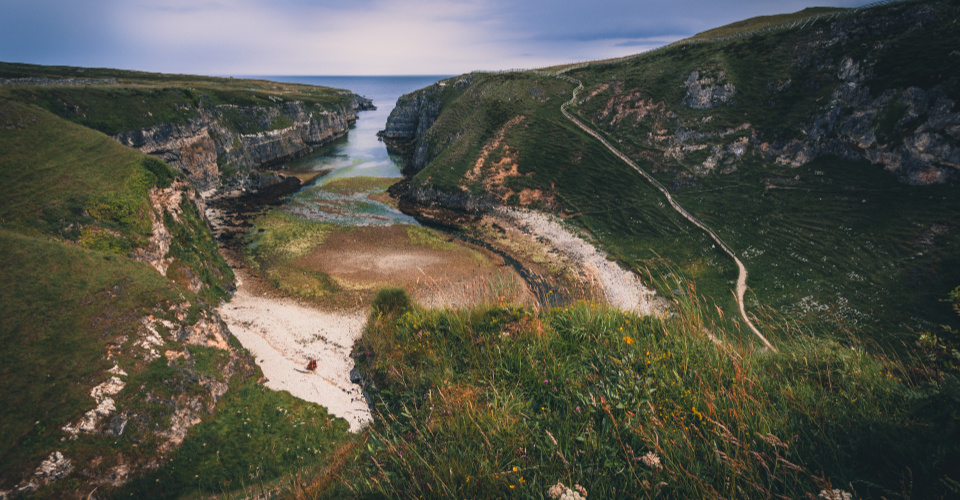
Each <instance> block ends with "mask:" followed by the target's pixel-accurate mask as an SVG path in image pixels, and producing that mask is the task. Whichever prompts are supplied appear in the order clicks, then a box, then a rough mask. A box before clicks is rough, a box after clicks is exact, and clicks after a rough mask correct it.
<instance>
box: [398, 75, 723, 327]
mask: <svg viewBox="0 0 960 500" xmlns="http://www.w3.org/2000/svg"><path fill="white" fill-rule="evenodd" d="M572 87H573V86H572V85H570V84H569V83H567V82H564V81H561V80H557V79H554V78H550V77H543V76H538V75H533V74H505V75H477V76H475V79H474V83H473V85H472V86H471V87H470V88H469V89H468V90H466V91H464V92H463V93H462V94H461V95H459V96H457V97H456V98H455V99H453V100H452V101H450V102H446V103H445V104H444V108H443V112H442V113H441V115H440V117H439V118H438V119H437V121H436V123H435V124H434V125H433V127H431V128H430V130H429V132H428V141H433V142H432V144H433V145H432V147H435V148H439V149H440V150H441V151H442V152H441V153H440V154H439V156H437V158H436V159H435V160H433V161H432V162H431V163H430V164H429V165H427V167H426V168H424V169H423V170H422V171H421V172H419V173H418V174H417V175H416V176H415V177H414V180H413V182H414V183H419V184H421V185H429V186H432V187H435V188H437V189H441V190H447V191H454V192H457V191H459V190H461V188H462V187H466V188H467V189H472V190H474V191H477V190H479V189H482V188H477V187H476V186H470V185H468V183H467V182H466V181H465V180H464V174H465V173H466V172H467V171H469V170H470V169H471V168H472V167H473V166H474V164H475V162H476V159H477V156H478V155H479V151H480V150H481V148H482V147H483V145H484V144H486V143H487V142H488V141H490V140H491V138H492V137H494V136H495V135H496V133H497V132H498V131H499V130H500V128H501V127H502V126H503V124H505V123H506V122H508V121H510V120H512V119H514V118H515V117H518V116H524V117H525V119H524V120H523V121H521V122H520V124H519V125H517V126H514V127H511V128H509V129H507V130H506V132H505V134H504V139H503V141H502V144H501V146H500V147H499V148H498V149H497V150H496V151H494V152H493V153H492V154H491V155H490V158H491V159H490V160H488V163H489V162H491V161H496V160H495V158H496V156H497V155H498V154H502V152H503V151H504V150H506V149H510V150H512V151H513V152H514V153H515V154H516V155H517V163H518V171H519V174H520V176H516V177H511V178H508V182H507V183H506V184H507V186H511V184H510V182H509V180H510V179H516V180H518V181H519V180H522V181H523V182H522V183H518V184H514V186H513V188H512V189H513V190H514V191H516V192H519V191H520V190H522V189H523V188H524V187H531V186H532V187H538V188H541V189H543V190H544V191H545V192H547V193H549V194H550V195H552V196H555V197H556V200H557V202H558V203H559V206H560V208H561V209H562V210H563V211H565V212H566V213H568V214H570V215H572V217H571V218H570V219H568V220H569V221H570V222H572V223H574V224H577V225H579V226H580V227H582V228H584V229H586V230H588V231H589V232H590V233H591V234H593V235H594V236H595V237H596V238H597V240H598V241H600V242H601V244H602V245H603V246H604V249H605V250H607V251H608V252H609V253H611V254H612V255H614V256H615V257H616V258H618V259H619V260H620V261H621V262H624V263H625V264H626V265H628V266H631V267H634V268H636V269H639V268H651V269H657V270H665V269H676V270H679V271H680V272H682V273H683V274H684V276H686V277H687V278H692V279H697V280H699V282H700V284H701V287H703V288H702V289H703V290H705V291H708V292H709V293H710V295H712V296H714V297H716V301H717V302H718V304H719V305H720V306H721V307H723V308H725V309H728V310H729V311H735V308H736V305H735V301H734V300H733V298H732V296H730V295H729V294H728V290H729V289H730V284H731V283H733V282H734V280H736V269H735V268H734V266H733V263H732V262H728V261H727V259H726V258H724V256H723V254H722V253H721V252H720V251H719V250H717V249H714V248H713V247H712V246H711V245H710V242H709V237H707V236H706V235H705V234H703V233H701V232H700V231H698V230H696V228H695V227H694V226H692V225H690V224H688V223H687V222H686V221H685V220H683V219H682V218H681V217H680V216H679V215H678V214H676V213H675V212H673V211H672V210H669V207H666V206H665V202H664V201H663V200H662V199H661V195H660V194H659V192H658V191H656V189H655V188H653V187H652V186H650V185H649V184H648V183H647V182H646V181H645V180H644V179H643V178H642V177H641V176H640V175H639V174H637V173H636V172H633V171H632V170H630V169H629V167H626V166H621V165H620V161H619V159H617V158H616V157H615V156H613V155H612V154H611V153H609V152H608V151H607V150H606V149H604V148H603V146H602V145H600V144H599V143H597V142H596V141H594V140H593V139H591V138H590V137H589V136H586V135H585V134H583V133H581V132H580V131H579V130H578V129H577V128H576V127H575V126H574V125H573V124H571V123H570V122H569V121H568V120H566V119H565V118H564V117H563V116H562V115H561V114H560V111H559V108H560V104H561V103H563V102H565V101H566V100H568V99H569V98H570V92H571V91H572V90H573V88H572ZM494 117H496V118H494ZM461 130H464V131H465V132H463V133H461V132H460V131H461ZM450 137H455V139H453V141H452V142H446V141H448V140H449V138H450ZM531 207H532V208H541V209H549V208H551V207H549V206H546V205H544V204H538V203H534V204H533V205H531ZM666 256H669V259H670V262H669V263H668V262H666V261H665V260H664V259H663V258H662V257H666ZM662 291H663V292H665V293H667V294H668V295H672V290H662Z"/></svg>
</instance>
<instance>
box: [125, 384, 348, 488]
mask: <svg viewBox="0 0 960 500" xmlns="http://www.w3.org/2000/svg"><path fill="white" fill-rule="evenodd" d="M347 428H348V426H347V423H346V421H344V420H343V419H340V418H336V417H331V416H330V415H329V414H328V413H327V411H326V409H324V408H323V407H320V406H318V405H315V404H312V403H306V402H304V401H302V400H299V399H297V398H294V397H293V396H291V395H290V394H289V393H286V392H277V391H271V390H269V389H266V388H264V387H263V386H262V385H260V384H258V383H256V382H253V381H248V382H247V383H245V384H244V385H243V386H241V387H239V388H238V389H237V390H236V391H233V392H232V393H231V394H230V395H229V396H227V397H226V398H225V399H224V400H223V401H221V402H220V405H219V407H218V409H217V417H216V418H214V419H212V420H210V421H209V422H205V423H202V424H199V425H197V426H196V427H195V428H193V429H191V430H190V435H189V436H188V437H187V439H186V440H185V441H184V443H183V445H182V446H181V447H180V448H179V449H178V450H177V451H176V453H175V455H174V457H173V458H172V459H171V460H170V462H169V463H167V464H166V465H164V466H163V467H162V468H160V469H159V470H157V471H155V472H152V473H150V474H147V475H145V476H143V477H141V478H139V479H137V480H136V481H134V482H132V483H131V484H129V485H127V486H125V487H124V488H122V489H121V490H119V491H117V492H115V493H114V494H113V495H112V498H118V499H119V498H157V499H159V498H184V497H187V498H189V497H192V496H198V497H207V496H209V495H213V494H223V493H228V494H230V495H237V496H239V497H246V496H248V495H250V494H253V493H256V492H261V491H264V490H265V489H267V490H269V489H272V488H275V487H276V486H277V485H278V484H284V483H285V482H286V481H287V480H288V478H289V475H290V474H291V473H292V472H296V471H301V470H303V469H309V468H311V467H314V466H316V465H317V464H318V463H320V462H322V461H324V460H325V459H326V458H327V457H329V456H331V455H332V454H333V453H334V451H335V450H336V448H338V447H340V446H344V445H345V444H346V443H349V442H351V441H352V440H353V439H354V438H353V437H352V436H351V435H350V434H349V432H348V431H347Z"/></svg>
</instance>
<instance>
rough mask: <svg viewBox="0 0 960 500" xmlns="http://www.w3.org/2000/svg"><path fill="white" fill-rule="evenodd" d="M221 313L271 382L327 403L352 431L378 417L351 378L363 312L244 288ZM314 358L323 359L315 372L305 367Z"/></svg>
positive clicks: (308, 399) (291, 391) (318, 363)
mask: <svg viewBox="0 0 960 500" xmlns="http://www.w3.org/2000/svg"><path fill="white" fill-rule="evenodd" d="M220 314H221V316H222V317H223V319H224V321H226V322H227V325H228V326H229V327H230V331H231V332H233V335H234V336H236V337H237V339H238V340H240V343H241V344H243V346H244V347H245V348H247V349H249V350H250V352H251V353H252V354H253V355H254V356H255V357H256V360H257V365H259V366H260V369H261V370H263V374H264V376H266V378H267V382H266V384H265V385H266V386H267V387H269V388H271V389H274V390H278V391H288V392H290V394H292V395H293V396H295V397H298V398H300V399H303V400H306V401H311V402H314V403H317V404H319V405H321V406H324V407H326V408H327V410H328V411H329V412H330V413H331V414H333V415H336V416H338V417H342V418H344V419H346V421H347V422H348V423H349V424H350V430H351V431H352V432H357V431H359V430H361V429H362V428H363V427H365V426H366V425H367V424H369V423H370V422H371V421H372V417H371V415H370V409H369V408H368V407H367V404H366V401H365V400H364V397H363V392H362V389H361V388H360V386H359V385H357V384H354V383H352V382H350V370H351V369H352V368H353V359H352V358H351V357H350V350H351V349H352V347H353V342H354V341H355V340H356V339H357V338H359V337H360V334H361V332H362V330H363V325H364V322H365V318H364V317H363V315H361V314H359V313H333V312H322V311H318V310H316V309H311V308H309V307H304V306H301V305H298V304H296V303H294V302H292V301H287V300H279V299H272V298H267V297H260V296H254V295H252V294H250V293H249V292H247V291H245V290H244V289H243V288H241V289H240V290H239V291H238V292H237V293H236V295H235V296H234V297H233V300H231V301H230V302H228V303H226V304H224V305H222V306H220ZM311 359H315V360H317V369H316V371H315V372H309V371H307V370H306V369H305V368H306V366H307V363H308V362H309V361H310V360H311Z"/></svg>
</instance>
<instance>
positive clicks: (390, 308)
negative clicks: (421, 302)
mask: <svg viewBox="0 0 960 500" xmlns="http://www.w3.org/2000/svg"><path fill="white" fill-rule="evenodd" d="M371 308H372V309H373V312H374V313H377V314H381V315H384V316H397V315H400V314H402V313H404V312H406V311H407V310H408V309H410V296H409V295H408V294H407V291H406V290H404V289H402V288H394V287H390V288H383V289H381V290H380V291H379V292H377V295H376V297H374V298H373V303H372V304H371Z"/></svg>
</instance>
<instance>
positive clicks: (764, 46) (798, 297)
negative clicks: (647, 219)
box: [572, 2, 960, 344]
mask: <svg viewBox="0 0 960 500" xmlns="http://www.w3.org/2000/svg"><path fill="white" fill-rule="evenodd" d="M928 3H929V4H930V9H929V12H927V13H926V14H918V13H917V12H916V9H915V7H916V5H917V4H911V3H904V4H895V5H891V6H887V7H883V8H878V9H872V10H871V11H869V12H866V13H864V14H862V17H856V18H850V19H848V20H846V21H844V23H846V24H843V25H842V26H840V25H838V26H840V27H832V26H833V25H828V24H822V25H819V26H818V28H817V29H812V28H808V29H805V30H787V31H781V32H775V33H768V34H762V35H755V36H752V37H749V38H746V39H739V40H735V41H730V42H723V43H704V44H695V45H687V46H680V47H675V48H671V49H667V50H664V51H659V52H657V53H655V54H651V55H650V56H644V57H637V58H634V59H631V60H628V61H624V62H621V63H617V64H611V65H597V66H595V67H591V68H588V69H582V70H577V71H574V72H573V73H572V74H573V75H574V76H576V77H577V78H580V79H581V80H583V82H584V84H585V86H586V90H585V91H584V93H583V95H591V97H590V98H589V99H585V100H584V101H582V102H581V103H579V105H578V106H577V107H576V111H577V112H578V113H579V114H580V116H581V117H582V119H584V120H585V121H587V122H592V123H594V126H595V127H596V128H597V129H599V130H601V131H603V132H604V133H606V134H608V137H609V138H610V140H611V142H613V143H618V144H619V145H620V149H621V150H622V151H624V152H625V153H627V154H628V155H630V156H631V157H633V158H635V159H637V160H638V162H639V163H640V164H641V165H642V166H644V167H645V168H647V169H648V170H649V171H652V172H653V173H654V175H655V176H656V177H658V179H659V180H660V181H661V182H662V183H664V184H665V185H667V186H670V187H671V188H672V190H673V191H674V192H675V197H676V198H677V199H678V201H680V203H681V204H683V205H684V206H685V207H686V208H687V209H689V210H690V211H691V212H692V213H694V214H695V215H697V217H699V218H701V220H704V221H705V222H707V223H708V224H709V225H710V226H711V227H712V228H714V230H716V231H717V232H718V233H719V234H720V235H721V236H722V237H723V238H724V239H725V240H726V241H727V242H728V243H729V244H730V245H731V246H732V247H733V248H734V249H735V250H737V251H738V252H740V253H741V258H743V259H744V263H745V264H746V265H747V267H748V268H749V269H750V271H751V274H750V283H749V285H750V287H751V289H752V291H753V292H755V293H756V299H755V302H754V305H767V306H769V307H772V308H774V309H776V310H777V311H778V312H780V313H784V314H788V315H790V316H792V317H793V318H796V319H797V320H800V321H803V322H804V324H805V325H806V327H807V328H817V329H818V331H819V332H820V333H821V334H825V335H830V334H834V333H836V332H840V331H847V330H848V329H849V330H851V331H854V330H860V329H861V328H862V330H860V334H867V335H872V336H876V337H878V338H884V339H885V340H887V341H889V342H890V343H892V344H901V342H900V340H898V338H897V337H898V336H900V335H903V334H905V333H906V332H909V331H911V330H923V329H930V328H936V325H938V324H940V323H942V322H948V323H951V324H956V317H954V316H953V315H952V314H951V313H950V311H949V308H948V307H946V306H944V305H942V304H941V303H940V302H939V301H938V298H940V297H943V296H944V295H945V294H946V293H948V292H949V291H950V290H951V289H952V288H953V287H955V286H956V285H957V283H960V266H958V265H957V260H956V255H958V250H960V246H958V245H960V235H958V233H957V232H956V231H955V230H953V229H947V228H953V227H954V224H953V223H952V222H951V221H954V220H957V217H958V216H960V214H958V212H957V207H958V206H960V205H958V203H957V202H958V200H960V186H957V185H956V183H954V184H953V185H952V186H927V187H912V186H905V185H902V184H899V183H897V182H896V181H895V180H894V178H893V176H892V175H890V174H888V173H887V172H884V171H882V170H881V168H880V167H871V166H866V165H863V164H860V163H856V162H851V161H845V160H840V159H836V158H830V157H822V158H820V159H818V160H817V161H815V162H812V163H809V164H807V165H804V166H803V167H799V168H789V167H785V166H781V165H778V164H776V163H774V162H772V161H766V160H763V159H762V158H760V157H759V155H758V154H756V153H752V154H748V155H746V156H744V157H743V158H742V159H738V160H737V161H735V162H734V163H732V164H731V165H732V167H731V166H730V165H721V166H720V167H717V170H721V169H722V168H726V169H727V171H730V170H732V171H733V172H732V173H726V174H722V175H718V174H717V173H709V174H708V173H704V172H703V169H702V167H701V165H702V164H703V162H704V161H705V160H707V158H708V156H709V155H710V154H712V148H720V149H723V148H725V147H727V146H728V145H729V144H731V143H732V142H733V141H734V140H736V139H738V138H741V137H750V136H751V134H757V137H756V142H758V143H759V142H773V141H777V140H786V139H791V138H795V137H801V138H802V137H803V136H804V133H803V132H801V130H802V129H803V127H805V126H807V125H808V123H809V122H810V121H811V120H812V119H813V118H812V117H813V116H814V115H815V114H816V112H817V110H818V109H820V108H821V107H822V106H825V105H826V103H829V102H830V100H831V99H833V97H832V96H833V95H834V92H835V88H836V86H837V85H838V84H837V76H836V74H835V72H834V71H832V70H831V71H828V70H824V69H823V67H824V65H825V64H837V63H838V62H839V61H841V60H842V59H844V58H847V57H849V58H851V59H852V60H853V61H858V64H860V65H861V66H862V67H863V68H872V69H869V70H866V69H865V70H864V71H867V74H869V75H871V76H869V78H868V79H867V81H866V82H865V83H864V85H866V86H867V88H868V89H869V95H870V96H872V97H876V96H879V95H881V93H883V92H889V91H892V90H894V91H896V92H900V91H902V90H903V89H904V88H906V87H908V86H915V87H919V88H922V89H926V90H929V89H931V88H933V87H934V86H936V85H939V86H940V87H941V88H942V90H943V92H945V93H946V94H947V95H951V96H953V95H955V94H956V92H957V91H958V89H960V79H957V78H955V77H951V75H952V74H953V75H955V74H956V71H953V72H951V69H953V68H954V67H955V65H956V64H957V63H958V59H957V58H956V57H952V58H951V57H950V56H949V52H950V51H951V50H953V49H952V47H955V46H956V44H957V41H958V39H957V38H956V37H957V33H956V32H955V31H956V30H953V29H952V28H951V27H950V26H949V24H948V23H944V22H939V21H933V19H941V20H945V19H950V18H952V17H955V14H956V12H957V9H956V5H955V4H951V3H949V2H928ZM911 9H914V10H911ZM931 13H932V14H931ZM921 15H927V16H930V20H927V21H925V24H923V26H924V28H923V30H922V32H921V31H919V30H918V29H916V28H915V27H916V26H917V24H916V23H917V22H918V21H915V20H914V17H916V16H921ZM857 23H860V24H861V25H869V26H871V27H872V28H871V30H870V33H869V37H870V38H871V39H877V40H882V41H883V42H882V43H878V44H877V45H876V46H872V45H870V44H861V43H859V42H855V41H853V39H856V40H861V39H862V37H863V36H865V35H864V34H863V33H862V29H861V27H860V26H859V25H857ZM864 23H865V24H864ZM728 28H730V29H735V28H737V25H731V26H730V27H728ZM723 29H727V28H723ZM737 29H739V28H737ZM845 30H850V31H851V32H854V31H855V33H856V34H853V33H844V31H845ZM707 33H709V32H707ZM845 34H846V35H847V36H849V37H851V41H849V42H845V40H846V39H845V38H843V37H844V35H845ZM827 39H832V40H834V41H832V42H830V43H826V42H825V40H827ZM693 71H698V72H699V74H700V76H701V77H703V76H712V77H714V78H719V77H720V75H721V74H723V75H725V76H724V78H725V80H724V81H726V82H729V83H732V84H733V85H735V87H736V89H737V90H736V96H735V97H734V100H733V101H731V102H730V103H727V104H721V105H717V106H714V107H712V108H710V109H693V108H691V107H688V106H685V105H682V104H681V103H682V102H683V100H684V99H685V97H686V92H687V89H686V87H685V86H684V85H682V83H683V82H684V81H685V80H686V79H687V78H688V76H689V75H690V74H691V73H692V72H693ZM616 99H626V100H627V107H628V108H629V107H630V99H632V100H633V102H649V103H653V104H659V105H660V106H662V107H663V111H661V113H662V114H660V115H657V112H656V111H655V112H654V113H653V115H654V116H650V117H647V118H645V119H643V120H640V119H636V120H634V119H633V117H632V116H629V115H628V116H627V117H626V118H624V119H622V120H620V121H617V122H616V123H614V122H613V121H612V119H611V116H614V114H611V113H610V112H609V111H610V108H609V107H608V106H609V103H611V102H616ZM897 106H898V104H897V103H896V102H893V103H892V104H891V105H890V106H888V109H886V110H882V112H881V113H879V115H878V119H877V122H878V125H877V136H878V138H879V140H881V142H883V143H886V144H891V145H894V146H896V145H897V144H900V143H902V141H903V138H904V137H905V136H906V135H909V133H912V129H910V127H916V125H917V124H918V123H919V122H916V121H914V122H910V121H904V120H902V118H903V113H904V110H903V109H899V108H897ZM843 112H847V111H843ZM743 124H747V125H748V126H749V128H747V129H745V130H742V131H740V132H736V133H733V134H727V135H725V136H723V137H720V136H719V135H716V134H719V133H720V132H723V131H727V130H730V129H735V128H736V127H738V126H741V125H743ZM657 127H659V128H661V129H665V130H664V131H666V133H667V134H673V133H674V131H682V130H687V131H690V132H695V133H701V134H715V135H714V136H709V135H708V136H707V137H705V138H700V139H696V140H693V141H690V142H695V143H698V144H702V145H704V149H702V150H700V151H694V152H688V153H686V154H684V155H683V157H681V158H678V157H676V156H675V155H667V154H664V153H665V152H666V148H667V147H668V146H670V145H671V143H664V142H658V141H654V140H651V137H652V136H653V135H656V134H662V133H664V131H657V132H656V134H653V132H654V130H653V129H654V128H657Z"/></svg>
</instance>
